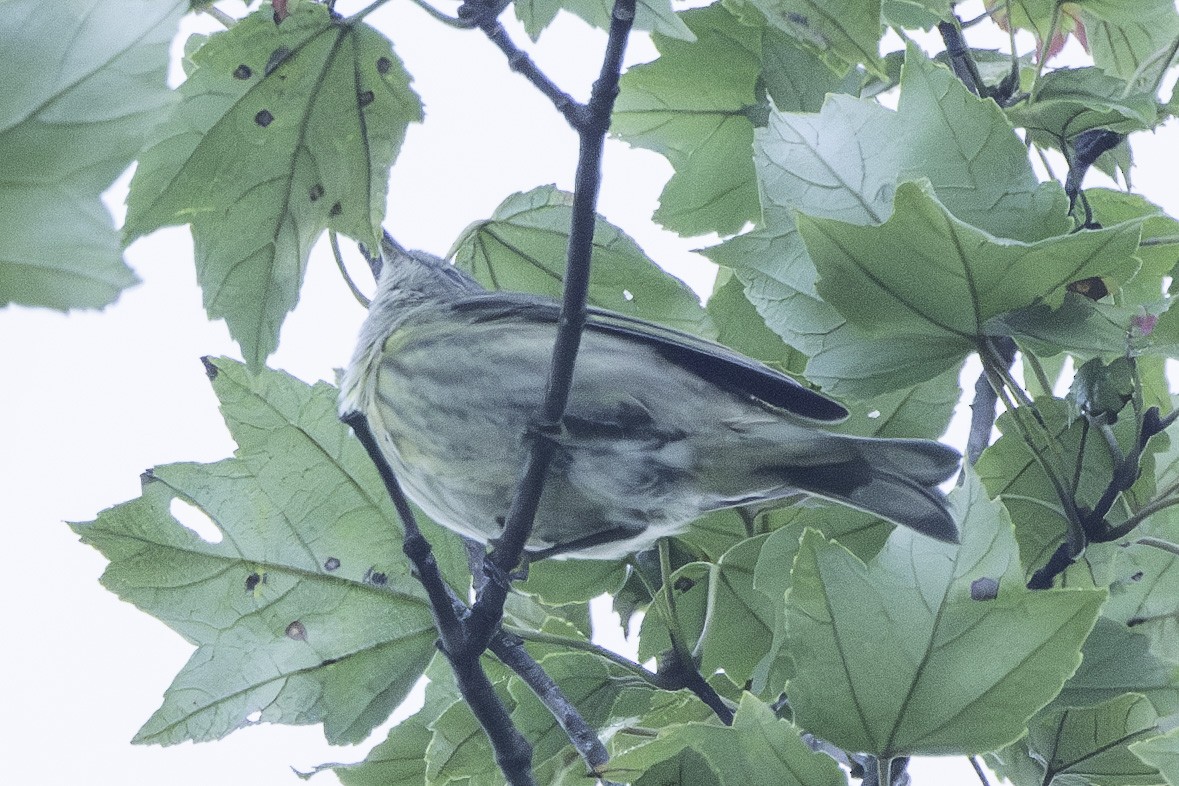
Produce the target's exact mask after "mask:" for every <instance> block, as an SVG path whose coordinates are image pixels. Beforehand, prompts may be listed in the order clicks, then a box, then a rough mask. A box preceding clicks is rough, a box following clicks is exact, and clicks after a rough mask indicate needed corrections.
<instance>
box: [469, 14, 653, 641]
mask: <svg viewBox="0 0 1179 786" xmlns="http://www.w3.org/2000/svg"><path fill="white" fill-rule="evenodd" d="M634 9H635V0H616V2H615V4H614V11H613V14H612V16H611V23H610V34H609V37H608V39H607V42H606V54H605V57H604V58H603V63H602V70H601V75H600V76H599V77H598V79H597V81H596V82H594V87H593V91H592V93H591V97H590V102H589V122H587V123H586V124H585V125H584V126H583V127H581V128H579V129H578V134H579V135H580V137H581V151H580V154H579V156H578V162H577V175H576V178H575V181H574V190H573V209H572V212H573V218H572V222H571V225H570V230H569V245H568V249H567V254H566V268H565V293H564V301H563V303H562V305H561V315H560V318H559V320H558V324H557V338H556V342H555V344H554V346H553V355H552V357H553V359H552V365H551V366H550V370H549V378H548V382H547V384H546V387H545V397H544V401H543V403H542V404H541V407H540V411H539V412H538V413H537V415H536V418H535V421H534V426H533V429H532V435H531V436H532V440H531V445H530V447H529V451H528V456H527V458H526V459H525V463H524V471H523V473H522V476H521V481H520V485H519V486H518V487H517V490H516V495H515V497H514V498H513V500H512V505H511V507H510V508H509V510H508V515H507V520H506V523H505V525H504V530H503V535H502V536H501V537H500V538H499V540H498V542H497V543H496V545H495V550H494V551H493V552H492V554H491V560H490V561H491V563H492V564H493V565H494V569H495V570H497V571H498V572H500V573H502V574H506V573H507V571H509V570H512V569H513V568H515V567H516V565H518V564H519V562H520V559H521V557H522V556H523V553H524V547H525V545H526V544H527V542H528V538H529V536H530V535H531V533H532V523H533V520H534V519H535V517H536V510H537V508H538V507H539V505H540V495H541V492H542V491H543V489H544V483H545V479H546V477H547V476H548V470H549V464H550V463H551V462H552V459H553V456H554V454H555V453H556V448H557V442H556V440H555V438H556V436H557V435H558V434H559V433H560V430H561V418H562V416H563V415H564V413H565V406H566V404H567V403H568V401H569V391H570V389H571V388H572V384H573V367H574V364H575V363H576V361H577V351H578V348H579V347H580V345H581V331H582V328H583V327H584V325H585V314H586V311H585V303H586V297H587V295H588V292H589V270H590V255H591V253H592V251H593V239H594V223H595V221H596V219H597V201H598V189H599V186H600V184H601V179H602V171H601V170H602V150H603V147H604V145H605V140H606V131H607V130H608V129H609V127H610V115H611V113H612V112H613V109H614V98H615V96H617V94H618V80H619V78H620V76H621V73H622V55H623V52H624V51H625V49H626V39H627V36H628V35H629V34H630V28H631V24H632V23H633V21H634ZM507 589H508V587H507V582H506V581H490V582H488V584H487V585H486V587H485V589H484V592H482V593H480V595H479V598H478V599H477V600H476V602H475V607H474V609H473V610H472V617H473V620H474V621H476V622H477V624H479V625H481V626H483V628H484V630H485V631H486V635H487V639H486V640H490V636H491V632H492V631H493V630H494V629H495V626H496V625H498V624H499V619H500V616H501V614H502V610H503V604H504V600H505V599H506V598H507Z"/></svg>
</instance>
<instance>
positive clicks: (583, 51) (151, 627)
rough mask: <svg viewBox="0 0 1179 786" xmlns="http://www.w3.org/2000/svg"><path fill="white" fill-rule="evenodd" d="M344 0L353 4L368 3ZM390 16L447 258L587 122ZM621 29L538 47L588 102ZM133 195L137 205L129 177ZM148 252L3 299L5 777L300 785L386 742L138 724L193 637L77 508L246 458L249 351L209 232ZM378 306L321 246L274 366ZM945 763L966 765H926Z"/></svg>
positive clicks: (445, 33) (624, 200)
mask: <svg viewBox="0 0 1179 786" xmlns="http://www.w3.org/2000/svg"><path fill="white" fill-rule="evenodd" d="M339 5H340V8H341V9H342V10H344V11H345V12H348V11H351V10H355V8H356V7H360V5H361V4H360V3H347V2H344V1H343V0H341V2H340V4H339ZM505 19H510V14H508V15H505ZM371 22H372V23H373V24H375V25H376V26H377V27H379V28H380V29H382V30H384V31H386V32H388V33H389V34H390V35H391V37H392V38H393V40H394V44H395V47H396V50H397V52H398V53H399V54H400V55H401V57H402V58H403V59H404V60H405V61H406V65H407V67H408V68H409V70H410V71H411V73H413V74H414V77H415V87H416V88H417V90H418V92H419V94H421V95H422V97H423V99H424V101H425V103H426V111H427V120H426V123H425V124H424V125H418V126H413V127H411V128H410V130H409V136H408V140H407V142H406V145H405V148H404V150H403V154H402V156H401V158H400V159H399V161H398V164H397V166H396V168H395V169H394V174H393V182H392V186H391V191H390V197H389V214H388V219H387V225H388V226H389V228H390V229H391V230H392V232H393V233H394V234H395V235H396V236H397V238H398V239H399V240H400V241H401V242H402V243H404V244H405V245H407V246H410V247H417V248H424V249H426V250H429V251H433V252H435V253H438V254H442V253H445V252H446V250H447V249H448V247H449V245H450V243H451V242H452V240H453V239H454V238H455V237H456V236H457V234H458V233H459V232H460V231H461V230H462V229H463V228H464V227H465V226H466V225H467V224H468V223H470V222H471V221H474V220H477V219H480V218H485V217H487V216H489V215H490V214H491V212H492V210H493V209H494V208H495V206H496V205H497V204H498V203H499V202H500V201H501V200H502V199H503V198H504V197H505V196H507V195H508V194H510V193H512V192H515V191H524V190H528V189H531V188H533V187H535V186H539V185H543V184H546V183H554V182H555V183H556V184H557V185H559V186H560V187H562V188H566V189H569V188H571V187H572V172H573V166H574V161H575V155H576V149H575V144H576V138H575V136H574V134H573V133H572V132H571V131H569V130H568V128H567V127H566V126H565V125H564V123H563V121H561V119H560V118H559V116H558V115H557V114H556V113H555V112H553V111H552V109H551V107H549V106H548V105H547V104H546V103H545V102H544V101H543V100H542V99H541V98H540V97H539V96H538V94H536V93H535V91H533V90H532V89H531V87H530V86H529V85H527V84H526V83H525V82H524V80H523V79H521V78H520V77H518V76H515V75H512V74H510V73H509V72H508V70H507V67H506V64H505V63H504V60H503V57H502V56H501V55H500V54H499V52H498V51H497V50H495V49H494V48H493V47H492V46H491V45H490V44H488V43H487V42H486V40H485V39H483V38H482V36H481V35H480V34H478V33H474V32H460V31H454V30H451V29H449V28H445V27H443V26H442V25H440V24H437V23H435V22H433V21H431V20H429V19H428V18H427V17H426V16H425V14H423V13H422V12H421V11H419V10H417V9H416V8H414V7H413V6H411V5H410V4H409V3H408V2H399V3H398V2H394V3H390V5H389V6H388V7H386V8H384V9H382V10H381V11H379V12H377V13H375V14H373V15H372V17H371ZM198 27H199V29H202V30H207V31H212V30H214V29H216V25H215V24H213V23H211V20H209V19H208V18H207V17H205V18H204V19H202V20H198V22H197V24H196V25H193V24H187V25H186V29H188V30H192V29H197V28H198ZM509 28H510V29H512V31H513V34H514V36H515V37H516V38H517V40H519V41H521V42H523V41H524V36H523V34H522V32H520V31H519V30H518V29H516V28H515V27H514V26H512V25H510V24H509ZM603 41H604V36H602V35H601V34H599V33H598V32H596V31H589V30H588V29H587V28H586V26H585V25H584V24H583V23H582V22H580V21H579V20H577V19H574V18H571V17H569V16H567V15H564V14H562V17H561V19H560V20H559V21H558V23H557V24H556V25H554V27H553V28H551V29H550V30H549V31H548V32H546V33H545V35H544V37H543V38H542V40H541V43H540V45H539V46H538V47H536V48H535V49H534V52H535V57H536V59H537V60H538V61H539V62H540V63H541V64H542V66H543V67H544V68H545V69H546V70H547V71H548V72H549V74H550V75H551V76H552V77H553V78H554V79H555V80H556V81H557V82H558V84H560V85H562V86H564V87H565V88H566V89H567V90H568V91H569V92H571V93H573V94H574V95H575V96H577V97H578V98H584V97H585V96H586V95H587V94H588V88H589V84H590V82H591V81H592V79H593V77H594V76H595V75H596V72H597V68H598V58H599V56H600V50H601V44H602V42H603ZM587 42H588V46H587ZM628 55H629V56H628V60H629V61H630V62H642V61H646V60H649V59H651V58H652V57H654V50H653V48H652V47H651V46H650V44H649V43H648V42H646V41H645V40H644V39H643V38H642V37H641V36H636V38H635V40H634V41H633V42H632V44H631V47H630V49H629V52H628ZM472 124H475V125H476V126H477V134H474V135H473V134H472V133H471V131H472ZM1176 137H1177V134H1176V133H1175V128H1174V124H1171V125H1170V126H1168V127H1167V129H1166V130H1165V131H1163V132H1160V133H1159V134H1156V135H1155V138H1154V139H1150V138H1142V139H1139V138H1135V144H1134V147H1135V150H1136V151H1138V155H1139V156H1140V160H1144V161H1146V162H1148V163H1149V164H1150V165H1151V167H1150V168H1149V169H1145V170H1141V169H1140V170H1138V171H1137V172H1135V180H1136V183H1135V185H1136V187H1137V188H1138V190H1140V191H1142V192H1143V193H1145V194H1147V195H1148V196H1149V197H1150V198H1152V199H1154V200H1155V201H1157V202H1159V203H1161V204H1164V206H1166V207H1167V208H1168V210H1169V212H1171V213H1172V214H1176V213H1179V200H1177V199H1176V194H1175V191H1174V188H1173V187H1172V186H1171V185H1170V183H1171V182H1174V180H1175V170H1174V167H1173V166H1172V163H1173V161H1174V159H1173V154H1168V153H1166V152H1165V151H1167V150H1171V151H1174V150H1179V139H1177V138H1176ZM605 170H606V171H605V180H604V184H603V189H602V199H601V212H603V213H604V214H605V216H606V217H607V218H609V219H610V220H611V221H613V222H614V223H616V224H618V225H619V226H621V227H622V228H623V229H624V230H626V231H627V232H628V233H630V234H631V235H632V237H634V238H635V239H636V240H637V241H638V242H639V244H640V245H641V246H643V248H644V249H645V250H646V251H647V252H648V253H649V254H650V255H651V256H652V257H653V258H655V259H657V260H659V261H660V262H661V263H662V264H665V265H667V266H669V267H671V268H672V269H674V270H675V271H676V272H677V273H678V274H679V275H681V276H682V277H684V278H685V280H687V281H688V283H689V284H691V285H692V286H694V287H696V288H697V289H698V290H699V291H707V289H708V287H709V286H710V283H711V277H712V272H711V269H710V268H709V267H708V266H707V265H706V264H704V261H703V260H702V259H701V258H699V257H696V256H695V255H693V254H691V253H690V249H692V248H695V247H698V246H701V245H705V244H706V243H705V242H704V241H701V240H699V239H696V240H691V241H685V240H682V239H679V238H676V237H674V236H672V235H669V234H667V233H664V232H662V231H661V230H659V229H658V228H657V227H654V226H653V225H652V224H651V223H650V220H649V216H650V215H651V213H652V211H653V210H654V208H655V206H656V204H657V197H658V194H659V191H660V189H661V188H662V185H663V182H664V181H665V180H666V178H667V176H668V175H669V174H670V168H669V167H668V165H667V164H666V162H665V161H664V160H663V159H662V158H660V157H658V156H655V155H653V154H650V153H646V152H643V151H635V150H631V149H630V148H628V147H627V146H625V145H623V144H621V143H619V142H610V143H608V146H607V154H606V162H605ZM125 180H126V179H125V178H124V181H123V182H124V185H123V188H124V189H125ZM111 193H112V202H113V203H115V207H114V212H115V214H116V218H117V220H119V221H121V210H120V209H119V208H118V207H117V203H118V202H121V200H122V194H123V193H124V192H123V191H122V190H120V189H119V188H118V187H116V188H115V189H112V192H111ZM62 220H63V221H68V220H69V217H68V216H63V217H62ZM127 259H128V261H129V262H130V264H131V265H132V267H134V269H135V270H136V272H137V273H138V274H139V276H140V277H141V278H142V279H143V283H142V284H140V285H139V286H137V287H135V288H133V289H131V290H129V291H128V292H126V293H125V294H124V295H123V296H122V297H121V298H120V300H119V301H118V302H117V303H116V304H115V305H114V306H112V307H110V308H108V309H107V310H106V311H104V312H102V313H95V312H89V313H77V314H71V315H69V316H65V315H61V314H58V313H54V312H50V311H44V310H30V309H23V308H19V307H9V308H7V309H6V310H0V337H2V340H0V367H2V368H3V369H4V370H5V377H4V392H3V406H2V407H0V412H2V413H3V418H4V420H3V423H4V426H3V429H2V434H3V442H4V447H5V450H3V452H2V454H0V478H3V484H2V486H0V544H2V547H3V550H2V551H0V553H2V554H3V555H4V556H3V560H4V563H5V569H4V570H0V597H2V598H3V599H4V601H3V603H4V606H3V608H4V614H3V618H4V622H5V624H4V628H3V631H4V632H3V634H2V637H0V643H2V647H3V649H2V650H0V653H2V654H0V674H3V684H4V689H3V704H4V707H5V711H4V712H3V713H0V726H2V729H0V746H2V747H0V750H2V751H3V753H4V754H5V755H4V760H5V763H4V776H3V777H4V779H5V780H6V781H7V782H11V783H43V784H52V785H56V784H67V783H77V784H107V783H120V784H131V785H132V786H137V785H138V784H148V783H167V784H169V785H170V786H189V784H192V785H193V786H196V784H200V785H201V786H207V784H212V783H224V784H247V783H253V784H283V783H292V784H293V783H298V782H299V781H297V780H296V779H295V778H294V777H293V776H292V775H291V774H290V773H289V770H288V769H287V767H288V766H294V767H297V768H300V769H309V768H311V767H312V766H314V765H316V764H318V763H322V762H325V761H353V760H358V759H360V758H362V757H363V755H364V751H365V750H366V749H367V747H368V746H367V745H366V746H361V747H359V748H331V747H329V746H328V745H327V744H326V743H325V742H324V741H323V736H322V732H321V730H320V728H319V727H318V726H311V727H302V728H292V727H273V726H265V727H258V728H252V729H248V730H245V731H240V732H237V733H235V734H233V735H231V736H230V737H229V738H228V739H226V740H224V741H221V742H217V743H208V744H202V745H196V746H194V745H191V744H185V745H180V746H176V747H172V748H158V747H140V746H131V745H130V744H129V742H128V741H129V740H130V738H131V737H132V736H133V735H134V733H135V732H136V730H137V729H138V728H139V726H140V724H142V723H143V721H145V720H146V719H147V718H148V717H149V716H150V714H151V713H152V712H153V711H154V710H155V709H156V707H157V706H158V705H159V702H160V697H161V695H162V693H163V691H164V689H165V688H166V687H167V685H168V684H169V682H170V681H171V679H172V677H173V675H175V673H176V672H177V671H178V670H179V669H180V668H181V666H183V664H184V663H185V661H186V660H187V659H188V657H189V655H190V653H191V651H192V647H191V645H189V644H188V643H186V642H185V641H183V640H182V639H181V638H180V637H179V636H177V635H176V634H174V633H173V632H171V631H170V630H169V629H168V628H167V627H165V626H164V625H163V624H162V623H160V622H158V621H156V620H155V619H153V618H151V617H149V616H147V615H145V614H142V613H141V612H139V611H138V610H136V609H135V608H133V607H132V606H130V605H127V604H124V603H122V602H120V601H119V600H117V599H116V598H115V597H114V595H112V594H110V593H108V592H107V591H106V590H104V589H103V588H101V587H100V585H99V584H98V583H97V579H98V576H99V575H100V574H101V572H102V570H103V568H104V565H105V561H104V560H103V559H102V558H101V557H100V556H99V555H98V553H97V552H95V551H93V550H92V549H90V548H89V547H86V546H82V545H80V544H78V542H77V539H76V538H75V536H74V535H73V533H72V532H71V531H70V530H69V529H68V528H67V527H66V526H65V525H64V524H63V523H62V522H63V521H84V520H90V519H93V518H94V516H95V515H96V513H97V512H98V511H100V510H102V509H104V508H107V507H109V506H111V505H114V504H117V503H119V502H123V501H125V500H128V499H131V498H133V497H136V496H138V494H139V475H140V473H141V472H143V470H145V469H146V468H148V467H151V466H155V465H159V464H166V463H170V462H175V461H216V460H219V459H222V458H225V457H227V456H229V455H230V454H231V453H232V451H233V448H234V445H233V442H232V441H231V440H230V438H229V436H228V434H227V433H226V431H225V429H224V427H223V425H222V422H221V419H220V417H219V415H218V413H217V409H216V401H215V399H214V397H213V395H212V393H211V391H210V388H209V385H208V380H207V379H206V377H205V374H204V369H203V368H202V366H201V364H200V362H199V361H198V358H199V357H200V356H202V355H209V354H211V355H218V354H228V355H231V356H235V357H236V356H238V355H239V353H238V351H237V348H236V347H235V345H233V343H232V342H230V340H229V338H228V334H227V332H226V330H225V328H224V326H223V325H222V324H221V323H210V322H209V321H208V320H207V318H206V317H205V315H204V312H203V310H202V308H201V305H200V302H201V301H200V293H199V291H198V290H197V288H196V285H195V277H194V273H193V265H192V244H191V240H190V239H189V236H188V232H187V229H184V228H179V229H171V230H165V231H161V232H158V233H156V234H155V235H152V236H150V237H148V238H145V239H143V240H141V241H139V242H138V243H136V244H135V245H134V246H132V247H131V248H130V249H129V251H128V253H127ZM362 317H363V311H362V309H361V308H360V306H358V305H357V303H356V302H355V301H354V300H352V299H351V297H350V296H349V294H348V293H347V290H346V289H345V287H344V285H343V283H342V282H341V280H340V277H339V275H338V274H337V273H336V271H335V268H334V265H333V263H332V262H331V260H330V258H329V257H328V256H327V254H326V244H321V246H320V247H319V248H317V250H316V252H315V253H314V254H313V257H312V260H311V263H310V266H309V270H308V279H307V284H306V285H305V287H304V290H303V295H302V302H301V303H300V305H299V307H298V309H297V310H296V311H295V313H294V314H293V315H292V316H291V317H290V318H289V319H288V320H287V323H286V326H285V328H284V330H283V334H282V345H281V348H280V350H279V352H278V353H277V354H276V355H275V356H273V357H272V358H271V360H270V365H271V366H272V367H274V368H282V369H285V370H287V371H290V372H291V373H293V374H295V375H296V376H298V377H300V378H302V379H304V380H306V381H309V382H310V381H314V380H316V379H328V380H331V379H333V369H335V368H337V367H339V366H342V365H343V364H344V363H346V362H347V360H348V358H349V356H350V354H351V351H352V345H353V342H354V339H355V335H356V329H357V327H358V325H359V323H360V320H361V319H362ZM382 737H383V733H378V736H377V737H375V738H374V739H380V738H382ZM931 767H933V768H938V767H941V768H946V767H948V768H949V769H948V770H947V769H940V770H936V771H937V772H938V773H939V774H937V775H934V774H926V775H923V774H922V773H931V770H930V768H931ZM915 773H916V782H917V783H918V784H919V786H928V785H929V784H935V783H938V782H947V781H946V779H947V778H953V781H952V782H956V783H968V782H970V781H969V780H967V779H968V778H970V779H972V778H973V775H971V774H970V771H969V768H968V767H967V766H966V765H965V761H964V760H960V759H959V760H953V761H950V762H934V763H930V764H922V765H918V766H917V767H915ZM317 780H318V782H321V783H330V782H332V781H333V780H334V779H333V777H332V776H330V775H321V776H319V777H318V778H317ZM313 782H314V781H313Z"/></svg>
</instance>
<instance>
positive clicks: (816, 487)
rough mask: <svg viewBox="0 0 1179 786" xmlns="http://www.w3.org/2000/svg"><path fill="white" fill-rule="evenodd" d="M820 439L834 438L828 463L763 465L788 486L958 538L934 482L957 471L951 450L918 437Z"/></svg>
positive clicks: (946, 537) (951, 539) (925, 532)
mask: <svg viewBox="0 0 1179 786" xmlns="http://www.w3.org/2000/svg"><path fill="white" fill-rule="evenodd" d="M823 437H824V438H826V439H829V440H830V439H832V438H835V439H837V440H838V442H837V443H828V444H830V445H831V446H832V447H836V446H838V447H837V448H836V449H835V450H831V451H830V452H828V453H827V454H826V455H827V456H828V457H829V458H831V459H832V460H831V461H830V462H822V461H820V462H814V463H812V462H807V463H798V462H793V461H792V462H790V463H789V465H788V466H782V465H778V466H777V467H773V468H768V467H763V469H762V471H763V472H765V471H767V470H768V471H770V472H772V473H773V474H774V475H776V476H777V477H778V478H781V479H783V480H785V483H786V484H787V486H788V487H790V488H793V489H797V490H799V491H803V492H806V493H808V494H812V495H814V496H816V497H821V498H823V499H828V500H832V501H834V502H841V503H843V504H845V505H850V506H851V507H853V508H858V509H860V510H864V511H867V512H869V513H874V514H876V515H877V516H880V517H881V518H884V519H887V520H888V521H891V522H893V523H896V524H901V525H903V526H906V527H909V528H911V529H914V530H916V531H917V532H920V533H922V534H923V535H928V536H929V537H931V538H936V539H937V540H942V541H947V542H950V543H957V542H958V526H957V524H956V523H955V522H954V518H953V516H952V515H951V514H950V511H949V507H948V503H947V500H946V496H945V494H943V493H942V492H941V490H940V489H938V484H939V483H942V482H943V481H945V480H948V479H949V478H950V477H951V476H952V475H953V474H954V473H955V472H956V471H957V470H958V463H959V456H958V453H957V451H955V450H954V449H953V448H950V447H947V446H946V445H942V444H941V443H938V442H932V441H929V440H918V439H871V438H867V437H850V436H849V437H837V435H834V434H824V435H823Z"/></svg>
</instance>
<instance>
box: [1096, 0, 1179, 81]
mask: <svg viewBox="0 0 1179 786" xmlns="http://www.w3.org/2000/svg"><path fill="white" fill-rule="evenodd" d="M1080 6H1081V19H1082V21H1084V23H1085V38H1086V40H1087V41H1088V42H1089V51H1090V53H1091V54H1092V55H1093V62H1094V63H1096V64H1097V66H1098V67H1100V68H1102V69H1104V70H1105V71H1106V72H1107V73H1110V74H1113V75H1114V76H1118V77H1121V78H1122V79H1123V80H1125V81H1127V82H1130V81H1131V80H1134V81H1133V82H1132V85H1133V87H1135V88H1146V89H1147V90H1148V91H1153V89H1154V88H1155V86H1156V84H1157V80H1159V78H1160V77H1161V75H1162V73H1163V72H1164V71H1165V70H1166V69H1167V67H1168V65H1169V62H1168V59H1167V57H1166V56H1165V54H1166V53H1167V52H1170V54H1171V55H1172V56H1173V55H1174V51H1173V50H1171V44H1173V43H1174V41H1175V37H1176V36H1177V35H1179V15H1177V14H1176V12H1175V4H1174V2H1172V0H1138V2H1136V3H1133V4H1129V5H1128V4H1126V3H1124V2H1121V0H1084V2H1082V3H1080Z"/></svg>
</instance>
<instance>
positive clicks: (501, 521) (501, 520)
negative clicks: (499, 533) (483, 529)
mask: <svg viewBox="0 0 1179 786" xmlns="http://www.w3.org/2000/svg"><path fill="white" fill-rule="evenodd" d="M507 522H508V520H507V519H506V518H504V517H503V516H496V517H495V524H496V526H497V527H499V528H500V529H503V528H504V524H506V523H507Z"/></svg>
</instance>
